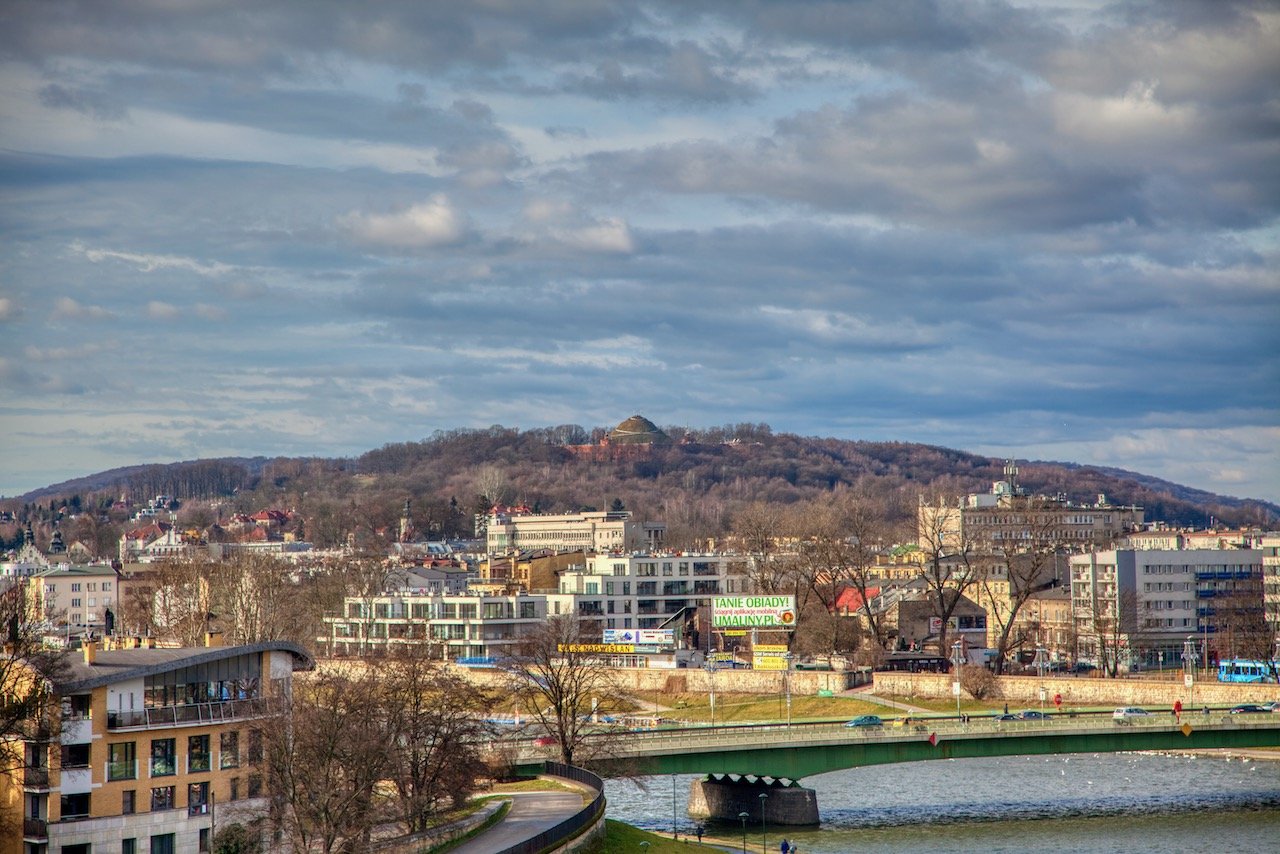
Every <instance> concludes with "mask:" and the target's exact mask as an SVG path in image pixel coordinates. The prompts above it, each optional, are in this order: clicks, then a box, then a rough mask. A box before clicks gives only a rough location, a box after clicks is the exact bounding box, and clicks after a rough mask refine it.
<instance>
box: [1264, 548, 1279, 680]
mask: <svg viewBox="0 0 1280 854" xmlns="http://www.w3.org/2000/svg"><path fill="white" fill-rule="evenodd" d="M1260 549H1261V551H1262V607H1263V612H1264V614H1265V615H1266V620H1267V625H1269V626H1270V627H1271V635H1272V637H1274V638H1275V639H1276V643H1277V644H1278V645H1280V533H1272V534H1267V535H1265V536H1264V537H1263V538H1262V541H1261V546H1260ZM1276 657H1277V658H1280V646H1277V649H1276Z"/></svg>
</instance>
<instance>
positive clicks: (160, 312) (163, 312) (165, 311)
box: [147, 300, 182, 320]
mask: <svg viewBox="0 0 1280 854" xmlns="http://www.w3.org/2000/svg"><path fill="white" fill-rule="evenodd" d="M181 316H182V312H181V311H180V310H179V309H178V307H177V306H176V305H173V304H172V303H167V302H160V301H159V300H152V301H151V302H149V303H147V317H150V318H151V319H152V320H177V319H178V318H179V317H181Z"/></svg>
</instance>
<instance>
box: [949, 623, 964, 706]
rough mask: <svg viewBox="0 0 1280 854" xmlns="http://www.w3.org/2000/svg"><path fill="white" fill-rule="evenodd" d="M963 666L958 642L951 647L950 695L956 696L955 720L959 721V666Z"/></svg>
mask: <svg viewBox="0 0 1280 854" xmlns="http://www.w3.org/2000/svg"><path fill="white" fill-rule="evenodd" d="M962 664H964V646H963V645H962V644H961V643H960V641H956V642H955V643H953V644H952V645H951V670H952V673H951V693H952V694H955V695H956V720H959V719H960V666H961V665H962Z"/></svg>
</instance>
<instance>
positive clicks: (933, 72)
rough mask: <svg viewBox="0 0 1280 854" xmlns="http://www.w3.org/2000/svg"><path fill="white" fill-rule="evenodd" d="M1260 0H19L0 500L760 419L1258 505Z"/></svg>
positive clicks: (1272, 476)
mask: <svg viewBox="0 0 1280 854" xmlns="http://www.w3.org/2000/svg"><path fill="white" fill-rule="evenodd" d="M1277 81H1280V4H1276V3H1273V2H1258V3H1247V2H1242V3H1232V2H1177V0H1159V2H1146V3H1115V4H1111V3H1101V2H1086V1H1085V0H1047V2H1029V0H1009V1H1008V2H978V1H977V0H975V2H964V3H956V2H949V1H948V0H895V2H892V3H886V2H822V1H821V0H785V2H770V0H720V2H716V0H708V1H707V2H688V0H674V2H660V1H659V2H611V0H574V2H567V1H566V0H529V2H522V0H471V2H422V0H405V2H379V3H352V2H347V0H308V2H301V0H299V1H298V2H270V0H246V2H241V0H183V2H177V0H133V2H129V0H120V1H119V2H113V3H101V2H90V1H89V0H86V2H68V0H34V2H22V0H6V2H4V3H2V4H0V494H4V495H15V494H21V493H23V492H25V491H27V490H30V489H34V488H39V487H42V486H47V485H50V484H53V483H56V482H59V481H62V480H66V479H70V478H74V477H80V476H83V475H87V474H91V473H94V472H97V471H101V470H104V469H108V468H113V467H116V466H122V465H133V464H137V463H146V462H170V461H177V460H184V459H196V458H208V457H220V456H257V455H266V456H276V455H284V456H325V457H333V456H350V455H358V454H360V453H362V452H364V451H367V450H370V449H373V448H377V447H380V446H382V445H383V444H386V443H389V442H403V441H416V440H420V439H423V438H426V437H428V436H430V435H431V434H432V433H433V432H434V431H435V430H439V429H444V430H447V429H453V428H458V427H484V426H488V425H491V424H502V425H505V426H508V427H518V428H521V429H528V428H532V427H539V426H550V425H557V424H581V425H583V426H586V427H588V428H590V427H593V426H612V425H614V424H617V423H618V422H620V421H622V420H623V419H624V418H626V417H628V416H630V415H632V414H636V413H639V414H643V415H645V416H646V417H648V418H649V419H650V420H652V421H654V422H656V423H657V424H660V425H680V426H690V427H695V428H696V427H710V426H717V425H722V424H728V423H739V422H753V423H754V422H766V423H768V424H770V425H771V426H772V427H773V429H774V430H775V431H777V432H792V433H799V434H801V435H811V436H833V437H839V438H845V439H869V440H900V441H907V442H925V443H929V444H935V445H943V446H946V447H951V448H958V449H964V450H968V451H973V452H977V453H984V454H990V455H992V456H997V457H1009V456H1013V457H1017V458H1019V459H1041V460H1057V461H1071V462H1078V463H1082V464H1093V465H1106V466H1117V467H1120V468H1125V469H1130V470H1134V471H1139V472H1143V473H1146V474H1151V475H1155V476H1158V477H1164V478H1167V479H1169V480H1172V481H1175V482H1179V483H1183V484H1187V485H1190V486H1195V487H1198V488H1202V489H1207V490H1212V491H1214V492H1219V493H1223V494H1227V495H1235V496H1239V497H1253V498H1263V499H1268V500H1271V501H1280V276H1278V274H1277V271H1278V270H1280V264H1277V261H1278V260H1280V258H1278V256H1280V221H1278V217H1277V212H1278V210H1280V157H1278V156H1277V155H1278V154H1280V99H1278V98H1277V94H1276V93H1277V91H1280V90H1278V88H1277Z"/></svg>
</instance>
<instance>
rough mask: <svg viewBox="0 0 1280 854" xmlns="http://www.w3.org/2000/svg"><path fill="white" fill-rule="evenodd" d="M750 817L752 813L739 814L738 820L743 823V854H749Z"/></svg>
mask: <svg viewBox="0 0 1280 854" xmlns="http://www.w3.org/2000/svg"><path fill="white" fill-rule="evenodd" d="M750 817H751V814H750V813H747V812H740V813H738V820H739V821H741V822H742V854H747V819H748V818H750Z"/></svg>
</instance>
